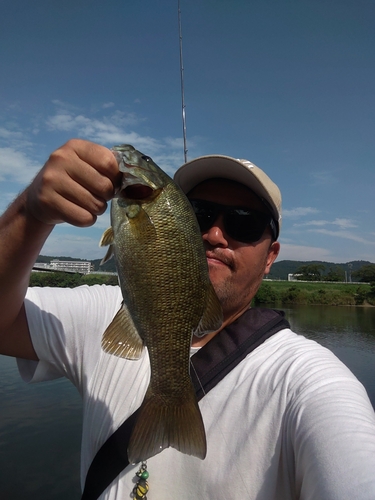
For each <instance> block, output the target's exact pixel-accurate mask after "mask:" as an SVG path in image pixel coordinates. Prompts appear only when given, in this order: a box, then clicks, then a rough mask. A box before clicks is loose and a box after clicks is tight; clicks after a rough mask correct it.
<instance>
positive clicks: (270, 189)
mask: <svg viewBox="0 0 375 500" xmlns="http://www.w3.org/2000/svg"><path fill="white" fill-rule="evenodd" d="M213 178H222V179H229V180H232V181H236V182H239V183H241V184H243V185H244V186H247V187H248V188H250V189H251V190H252V191H253V192H254V193H255V194H256V195H257V196H258V197H259V198H260V199H261V200H262V202H263V203H264V204H265V205H266V206H267V208H268V209H269V211H270V212H271V215H272V217H273V219H274V221H275V223H276V227H277V237H278V235H279V233H280V228H281V193H280V189H279V188H278V187H277V185H276V184H275V183H274V182H273V181H272V180H271V179H270V178H269V177H268V175H267V174H266V173H264V172H263V170H261V169H260V168H259V167H257V166H256V165H254V163H251V161H249V160H242V159H237V158H232V157H231V156H223V155H208V156H200V157H198V158H195V159H194V160H191V161H188V162H187V163H185V164H184V165H182V166H181V167H180V168H179V169H178V170H177V172H176V173H175V175H174V181H175V182H176V184H178V185H179V186H180V188H181V189H182V191H183V192H184V193H185V194H187V193H189V191H191V190H192V189H193V188H194V187H195V186H197V185H198V184H200V183H201V182H203V181H205V180H207V179H213Z"/></svg>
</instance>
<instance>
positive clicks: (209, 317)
mask: <svg viewBox="0 0 375 500" xmlns="http://www.w3.org/2000/svg"><path fill="white" fill-rule="evenodd" d="M222 323H223V311H222V309H221V305H220V302H219V299H218V298H217V295H216V293H215V290H214V287H213V286H212V285H211V283H209V286H208V290H207V303H206V308H205V310H204V312H203V315H202V318H201V320H200V322H199V325H198V327H197V329H196V331H195V332H194V335H196V336H197V337H203V336H204V335H206V334H207V333H210V332H214V331H216V330H218V329H219V328H220V326H221V324H222Z"/></svg>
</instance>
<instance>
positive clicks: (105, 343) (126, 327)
mask: <svg viewBox="0 0 375 500" xmlns="http://www.w3.org/2000/svg"><path fill="white" fill-rule="evenodd" d="M102 349H103V351H104V352H107V353H109V354H113V355H115V356H118V357H120V358H127V359H138V358H140V356H141V354H142V350H143V340H142V339H141V337H140V336H139V334H138V331H137V329H136V327H135V325H134V323H133V320H132V318H131V316H130V314H129V311H128V309H127V308H126V306H125V304H124V303H123V304H122V305H121V308H120V309H119V311H118V313H117V314H116V316H115V317H114V318H113V320H112V323H110V325H109V326H108V328H107V329H106V331H105V332H104V334H103V338H102Z"/></svg>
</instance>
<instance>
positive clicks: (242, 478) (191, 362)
mask: <svg viewBox="0 0 375 500" xmlns="http://www.w3.org/2000/svg"><path fill="white" fill-rule="evenodd" d="M190 365H191V367H192V369H193V371H194V373H195V376H196V377H197V380H198V382H199V386H200V388H201V390H202V392H203V394H204V395H205V396H206V394H207V393H206V391H205V390H204V388H203V385H202V383H201V380H200V378H199V376H198V373H197V371H196V369H195V367H194V364H193V361H192V359H191V358H190ZM205 401H207V405H208V407H209V409H210V410H211V414H212V416H213V417H214V419H215V423H216V425H217V426H218V429H219V432H220V434H221V436H222V439H223V441H224V443H225V445H226V447H227V449H228V450H229V444H228V441H227V439H226V437H225V434H224V432H223V429H222V428H221V426H220V424H219V423H218V419H217V418H215V417H217V415H216V413H215V412H214V409H213V408H212V406H211V403H210V400H209V398H206V399H205ZM234 466H235V468H236V470H237V472H238V475H239V477H240V478H241V481H242V483H243V485H244V487H245V490H246V493H247V494H248V495H249V497H250V491H249V490H248V488H247V486H246V482H245V479H244V477H243V475H242V473H241V469H240V468H239V467H238V466H237V462H236V461H234Z"/></svg>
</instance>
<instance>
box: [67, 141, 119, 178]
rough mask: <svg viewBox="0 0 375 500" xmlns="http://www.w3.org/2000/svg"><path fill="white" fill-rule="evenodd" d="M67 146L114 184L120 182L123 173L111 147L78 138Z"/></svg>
mask: <svg viewBox="0 0 375 500" xmlns="http://www.w3.org/2000/svg"><path fill="white" fill-rule="evenodd" d="M66 146H67V147H68V148H71V149H72V150H73V151H74V152H75V153H76V155H77V156H78V157H79V158H80V159H81V160H82V161H83V162H85V163H87V164H88V165H91V166H92V167H93V168H94V169H95V170H96V171H97V172H99V173H101V174H102V175H103V176H104V177H107V178H109V179H110V180H111V182H112V183H113V184H114V185H117V184H118V182H119V180H120V178H121V174H120V172H119V168H118V164H117V160H116V158H115V157H114V155H113V153H112V151H111V150H110V149H108V148H106V147H104V146H101V145H99V144H95V143H93V142H89V141H84V140H78V139H72V140H71V141H69V142H68V143H67V144H66Z"/></svg>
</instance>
